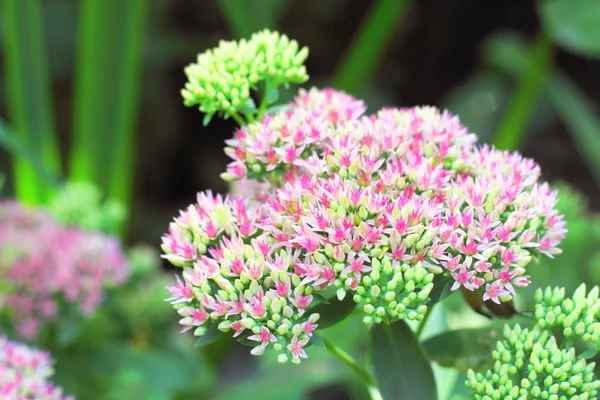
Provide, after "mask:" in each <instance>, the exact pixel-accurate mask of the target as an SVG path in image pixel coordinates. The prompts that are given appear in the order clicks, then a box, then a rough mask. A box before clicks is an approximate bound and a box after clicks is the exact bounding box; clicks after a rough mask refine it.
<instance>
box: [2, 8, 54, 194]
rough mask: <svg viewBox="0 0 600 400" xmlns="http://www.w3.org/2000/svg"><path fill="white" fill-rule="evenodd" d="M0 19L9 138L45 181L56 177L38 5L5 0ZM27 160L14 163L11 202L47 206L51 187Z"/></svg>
mask: <svg viewBox="0 0 600 400" xmlns="http://www.w3.org/2000/svg"><path fill="white" fill-rule="evenodd" d="M2 14H3V16H4V20H3V26H4V32H3V33H4V49H5V52H4V55H5V57H6V64H5V71H6V75H5V77H6V98H7V101H8V110H9V114H10V117H11V125H12V127H13V130H12V132H13V133H12V134H14V135H17V137H18V138H19V141H20V143H22V145H23V146H26V148H27V151H28V152H29V153H30V157H31V158H33V159H34V160H36V162H39V163H40V164H41V166H42V168H41V169H42V170H44V171H47V173H48V174H49V175H50V176H60V174H61V162H60V153H59V149H58V142H57V138H56V133H55V123H54V116H53V114H52V99H51V91H50V76H49V68H48V60H47V54H46V44H45V33H44V27H43V18H42V4H41V1H40V0H5V1H4V2H2ZM27 158H28V157H27V156H23V155H22V154H19V155H17V156H16V157H15V158H14V174H15V190H16V195H17V198H18V199H19V200H21V201H23V202H25V203H28V204H43V203H44V202H45V201H47V200H48V196H49V195H50V192H51V190H52V187H51V184H50V183H49V182H47V181H45V180H44V179H43V177H42V176H40V175H39V169H38V170H36V167H35V166H34V165H33V164H32V163H31V162H30V161H29V160H28V159H27Z"/></svg>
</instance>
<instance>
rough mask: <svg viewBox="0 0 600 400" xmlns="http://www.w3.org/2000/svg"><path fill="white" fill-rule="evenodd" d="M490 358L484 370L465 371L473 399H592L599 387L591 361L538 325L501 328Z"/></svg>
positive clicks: (593, 364) (599, 382)
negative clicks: (562, 344)
mask: <svg viewBox="0 0 600 400" xmlns="http://www.w3.org/2000/svg"><path fill="white" fill-rule="evenodd" d="M492 357H493V359H494V360H495V363H494V366H493V367H492V368H491V369H489V370H488V371H485V372H484V373H475V372H474V371H473V370H469V371H468V372H467V381H466V386H467V387H468V388H470V389H471V390H472V391H473V398H474V399H490V400H514V399H523V400H525V399H538V398H539V399H557V400H558V399H594V398H596V396H597V394H598V389H600V380H598V378H597V377H596V376H595V375H594V367H595V363H593V362H592V363H588V362H586V360H585V359H584V358H582V357H578V356H577V354H576V353H575V349H574V348H572V347H570V346H568V345H567V346H559V345H557V343H556V339H555V337H554V336H552V334H551V333H550V331H547V330H541V329H540V328H539V327H536V328H534V329H533V330H529V329H521V327H520V326H519V325H516V326H515V327H514V328H512V329H511V328H510V327H508V326H507V327H505V329H504V339H503V340H501V341H499V342H498V344H497V346H496V350H495V351H494V352H493V353H492Z"/></svg>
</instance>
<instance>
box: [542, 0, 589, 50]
mask: <svg viewBox="0 0 600 400" xmlns="http://www.w3.org/2000/svg"><path fill="white" fill-rule="evenodd" d="M539 12H540V17H541V21H542V25H543V27H544V29H545V30H546V32H547V33H548V35H549V36H550V37H551V38H552V40H554V41H555V42H556V43H557V44H558V45H560V46H562V47H564V48H565V49H567V50H571V51H574V52H576V53H578V54H582V55H584V56H589V57H600V40H599V39H600V24H599V23H598V21H600V2H598V1H589V0H546V1H542V2H540V6H539Z"/></svg>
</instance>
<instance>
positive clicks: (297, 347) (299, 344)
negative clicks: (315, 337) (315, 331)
mask: <svg viewBox="0 0 600 400" xmlns="http://www.w3.org/2000/svg"><path fill="white" fill-rule="evenodd" d="M309 340H310V339H309V338H308V337H306V338H304V339H301V340H298V336H297V335H294V337H292V341H291V343H290V344H289V345H288V346H287V348H288V350H289V351H290V353H291V354H292V357H293V361H295V362H300V358H307V357H308V356H307V355H306V352H305V351H304V346H306V344H307V343H308V341H309Z"/></svg>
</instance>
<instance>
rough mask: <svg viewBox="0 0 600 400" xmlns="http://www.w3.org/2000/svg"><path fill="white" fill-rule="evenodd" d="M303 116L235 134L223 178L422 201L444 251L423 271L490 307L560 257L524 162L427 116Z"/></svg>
mask: <svg viewBox="0 0 600 400" xmlns="http://www.w3.org/2000/svg"><path fill="white" fill-rule="evenodd" d="M328 96H329V97H331V98H332V99H333V98H334V96H333V95H328V94H326V93H325V92H323V93H320V92H318V91H316V90H313V92H312V93H311V94H310V95H307V94H306V93H302V94H301V96H299V98H306V97H313V98H316V99H327V98H328ZM340 96H341V95H340ZM297 103H298V104H310V102H308V101H305V102H304V103H303V102H301V101H297ZM315 104H320V103H319V102H318V101H316V100H315ZM305 108H307V109H309V110H308V111H310V113H308V114H307V110H306V109H293V110H292V111H289V112H286V113H280V114H277V115H275V116H273V117H267V118H265V119H263V120H262V121H261V122H260V123H256V124H252V125H250V126H248V127H245V128H242V129H240V130H239V131H238V132H236V134H235V138H234V139H232V140H229V141H227V144H228V147H227V148H226V153H227V154H228V155H229V156H230V157H231V158H233V159H234V161H233V162H232V163H231V164H230V165H229V167H228V172H227V173H226V174H225V178H227V179H252V178H254V179H258V180H264V181H266V182H270V183H271V185H273V186H275V187H277V186H281V185H282V184H284V183H285V182H286V181H292V180H293V179H295V177H297V176H309V177H310V176H319V177H322V178H329V179H334V178H335V177H340V178H342V179H344V180H347V181H351V182H354V183H356V184H358V185H359V186H361V187H371V188H373V189H374V190H375V192H377V193H383V194H385V193H390V192H391V191H395V192H399V194H401V195H403V196H405V197H410V196H412V195H414V194H418V195H420V196H423V197H424V198H427V199H430V200H431V201H432V202H434V203H435V204H436V206H437V207H439V208H440V211H439V213H438V216H439V218H437V219H436V224H437V225H436V226H437V232H438V233H439V237H440V242H441V243H442V244H443V245H444V254H440V258H439V259H438V261H440V262H439V263H430V265H429V267H430V271H432V272H435V273H443V274H444V276H445V277H446V278H447V279H450V280H452V281H453V285H452V290H457V289H458V288H460V287H464V288H465V289H467V290H471V291H478V292H481V293H482V296H483V298H484V299H485V300H490V301H494V302H496V303H499V302H501V301H508V300H510V299H511V298H512V297H513V296H514V295H515V294H516V290H515V288H516V287H523V286H527V285H528V284H529V283H530V281H529V276H528V275H527V273H526V267H527V265H528V264H529V263H530V262H531V261H532V260H534V259H536V258H538V257H540V256H542V255H545V256H548V257H553V256H554V255H555V254H558V253H560V250H559V249H558V248H557V246H558V244H559V243H560V241H561V240H562V239H563V238H564V236H565V233H566V229H565V223H564V221H563V217H562V216H560V215H558V212H557V211H556V209H555V205H556V202H557V199H556V192H554V191H551V190H550V189H549V187H548V185H547V184H545V183H540V182H539V177H540V168H539V166H538V165H537V164H536V163H535V162H534V161H533V160H531V159H527V158H524V157H522V156H521V155H520V154H518V153H511V152H504V151H498V150H496V149H494V148H491V147H489V146H482V147H475V145H474V144H475V140H476V137H475V136H474V135H473V134H471V133H469V131H468V130H467V129H466V128H465V127H464V126H463V125H462V124H460V121H459V120H458V118H456V117H455V116H453V115H451V114H450V113H448V112H440V111H439V110H437V109H435V108H433V107H414V108H406V109H393V108H387V109H384V110H382V111H380V112H378V113H377V114H376V115H373V116H371V117H362V118H358V119H350V120H345V121H340V122H339V123H336V124H333V123H331V121H328V119H327V118H326V117H323V116H319V115H318V112H319V110H321V111H323V110H325V109H326V108H324V107H321V108H319V107H316V108H315V109H316V110H317V111H316V112H315V110H310V107H305ZM323 121H325V122H323ZM434 265H435V266H434Z"/></svg>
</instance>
